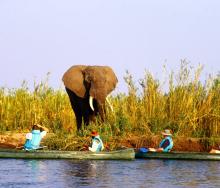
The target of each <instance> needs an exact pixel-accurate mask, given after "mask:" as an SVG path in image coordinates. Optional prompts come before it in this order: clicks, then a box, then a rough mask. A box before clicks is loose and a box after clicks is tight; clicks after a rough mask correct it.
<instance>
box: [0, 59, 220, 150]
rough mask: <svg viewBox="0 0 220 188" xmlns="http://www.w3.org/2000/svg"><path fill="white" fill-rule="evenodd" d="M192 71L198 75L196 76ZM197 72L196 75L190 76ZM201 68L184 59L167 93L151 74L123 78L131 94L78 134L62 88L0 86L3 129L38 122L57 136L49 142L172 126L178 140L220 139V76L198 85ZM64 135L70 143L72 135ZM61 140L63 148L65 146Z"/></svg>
mask: <svg viewBox="0 0 220 188" xmlns="http://www.w3.org/2000/svg"><path fill="white" fill-rule="evenodd" d="M193 71H194V72H193ZM192 72H193V73H192ZM201 72H202V67H199V68H197V69H196V70H194V69H193V68H190V67H189V66H188V64H187V63H186V62H185V61H182V63H181V67H180V71H179V72H178V73H177V74H174V73H173V72H172V73H170V74H169V77H168V82H167V83H169V84H168V85H169V89H168V91H167V92H166V93H165V92H163V91H162V89H161V88H162V87H163V86H164V84H165V83H163V84H161V83H160V82H159V81H158V80H157V79H155V78H154V77H153V76H152V74H151V73H149V72H146V74H145V77H144V78H143V79H141V80H139V84H138V85H137V84H135V82H134V80H133V78H132V75H130V74H129V72H127V73H126V75H125V77H124V80H125V83H126V84H127V87H128V94H124V93H120V94H117V95H116V96H111V97H110V101H111V103H112V105H113V107H114V111H111V110H110V108H108V107H107V120H106V122H105V123H104V124H101V123H100V121H99V120H98V119H97V122H96V123H92V124H91V125H89V126H88V127H86V128H84V129H83V130H81V131H80V132H79V133H76V124H75V120H74V113H73V111H72V109H71V106H70V103H69V98H68V96H67V94H66V92H65V91H64V90H54V89H52V88H50V87H48V85H47V81H45V82H42V83H40V84H35V87H34V88H35V89H34V91H30V90H29V89H28V87H27V83H26V82H24V83H23V84H22V86H21V88H19V89H8V88H0V131H2V132H4V131H17V132H24V131H28V130H30V128H31V125H32V124H33V123H35V122H37V123H41V124H43V125H44V126H47V127H48V128H49V129H50V130H51V132H54V133H56V135H58V136H57V137H56V138H55V137H54V138H50V141H51V142H50V143H51V144H53V142H55V143H56V142H59V141H60V142H62V141H61V136H60V135H69V134H71V135H75V136H76V137H82V136H86V135H88V133H89V132H90V130H92V129H97V130H98V131H99V132H100V133H101V134H102V137H103V138H104V140H106V141H108V139H110V138H112V137H124V136H126V137H127V136H128V135H129V136H142V135H147V136H152V135H155V134H158V133H159V132H160V131H161V130H163V129H164V128H170V129H171V130H173V132H174V136H184V137H193V138H212V140H213V139H215V138H219V135H220V75H217V76H216V77H215V78H211V77H210V78H208V80H206V81H205V83H204V84H202V83H201V81H200V74H201ZM65 137H66V141H65V142H67V143H69V144H71V142H69V141H68V139H69V137H68V136H65ZM65 142H63V143H62V144H63V146H62V147H63V148H65V147H66V146H67V144H66V145H65Z"/></svg>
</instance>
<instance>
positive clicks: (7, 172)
mask: <svg viewBox="0 0 220 188" xmlns="http://www.w3.org/2000/svg"><path fill="white" fill-rule="evenodd" d="M0 163H1V168H0V187H13V188H14V187H16V188H17V187H18V188H20V187H22V188H26V187H35V188H43V187H68V188H69V187H120V188H123V187H125V188H130V187H132V188H133V187H218V186H219V185H220V176H219V174H220V163H219V162H213V161H212V162H208V161H175V160H173V161H172V160H135V161H89V160H88V161H86V160H85V161H77V160H76V161H71V160H69V161H68V160H12V159H0Z"/></svg>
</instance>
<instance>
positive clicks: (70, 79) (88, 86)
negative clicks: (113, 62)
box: [62, 65, 118, 130]
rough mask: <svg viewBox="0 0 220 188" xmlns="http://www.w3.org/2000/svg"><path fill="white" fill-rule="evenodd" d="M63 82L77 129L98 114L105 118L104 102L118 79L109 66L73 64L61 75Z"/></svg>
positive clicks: (102, 118)
mask: <svg viewBox="0 0 220 188" xmlns="http://www.w3.org/2000/svg"><path fill="white" fill-rule="evenodd" d="M62 80H63V83H64V86H65V89H66V92H67V94H68V96H69V99H70V103H71V106H72V109H73V111H74V113H75V117H76V124H77V130H80V129H81V127H82V120H83V122H84V124H85V125H88V124H89V123H90V122H91V121H94V120H95V117H96V116H97V115H99V116H100V117H101V120H102V121H104V120H105V116H106V110H105V103H106V101H107V102H108V100H107V96H108V94H110V93H111V92H112V91H113V90H114V89H115V87H116V85H117V82H118V79H117V77H116V75H115V73H114V71H113V70H112V68H111V67H109V66H86V65H74V66H72V67H70V68H69V69H68V70H67V71H66V72H65V73H64V75H63V78H62Z"/></svg>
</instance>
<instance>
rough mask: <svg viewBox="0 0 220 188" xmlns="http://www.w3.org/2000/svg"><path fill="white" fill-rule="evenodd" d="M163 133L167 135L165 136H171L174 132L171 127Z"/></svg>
mask: <svg viewBox="0 0 220 188" xmlns="http://www.w3.org/2000/svg"><path fill="white" fill-rule="evenodd" d="M162 135H165V136H171V135H172V133H171V131H170V130H169V129H165V130H164V131H163V132H162Z"/></svg>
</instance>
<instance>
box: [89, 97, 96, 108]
mask: <svg viewBox="0 0 220 188" xmlns="http://www.w3.org/2000/svg"><path fill="white" fill-rule="evenodd" d="M89 106H90V108H91V109H92V111H95V110H94V107H93V97H92V96H90V97H89Z"/></svg>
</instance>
